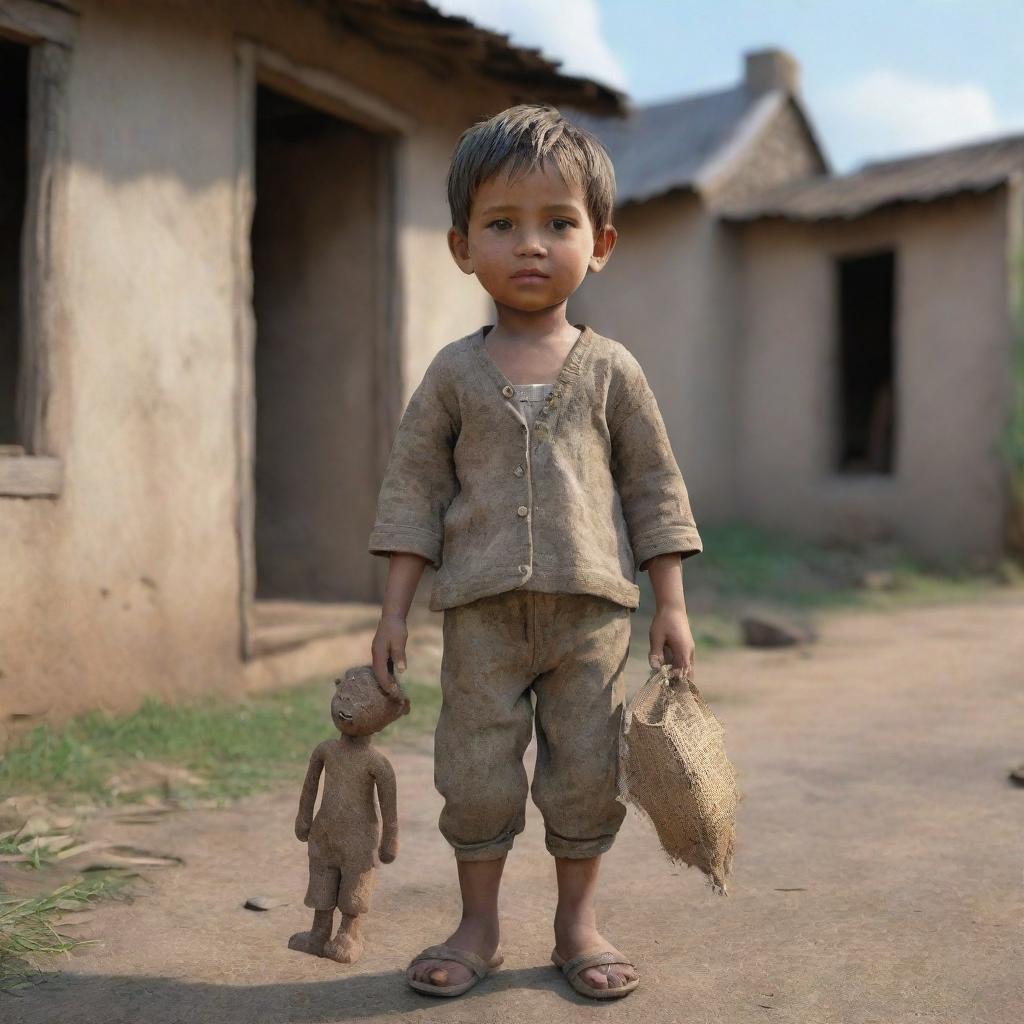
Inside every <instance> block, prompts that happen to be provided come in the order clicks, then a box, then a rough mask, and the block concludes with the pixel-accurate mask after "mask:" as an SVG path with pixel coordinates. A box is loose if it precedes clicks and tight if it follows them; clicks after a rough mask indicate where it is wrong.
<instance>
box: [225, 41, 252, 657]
mask: <svg viewBox="0 0 1024 1024" xmlns="http://www.w3.org/2000/svg"><path fill="white" fill-rule="evenodd" d="M235 70H236V79H235V84H236V90H237V91H236V103H235V109H236V111H237V117H238V120H237V121H236V123H235V186H234V217H233V225H232V232H233V237H232V243H231V257H232V265H233V277H234V322H235V331H234V334H235V380H236V386H235V450H236V452H237V460H238V461H237V465H236V474H235V496H236V502H237V505H236V518H235V532H236V540H237V542H238V564H239V587H238V602H239V603H238V614H239V633H240V637H239V639H240V647H241V650H240V652H239V653H240V655H241V657H242V659H243V660H247V659H249V658H251V657H254V656H255V654H256V651H255V649H254V645H253V639H254V636H255V628H254V623H253V618H252V607H253V602H254V600H255V598H256V539H255V529H256V497H255V483H254V472H255V439H256V381H255V361H254V360H255V347H256V316H255V313H254V312H253V306H252V292H253V273H252V253H251V251H250V250H251V243H250V239H251V235H252V219H253V213H254V211H255V206H256V194H255V176H256V76H255V57H254V54H253V48H252V45H251V44H250V43H247V42H244V41H243V42H240V43H239V44H238V46H237V48H236V68H235Z"/></svg>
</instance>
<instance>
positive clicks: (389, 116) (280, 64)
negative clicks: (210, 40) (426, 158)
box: [245, 42, 416, 135]
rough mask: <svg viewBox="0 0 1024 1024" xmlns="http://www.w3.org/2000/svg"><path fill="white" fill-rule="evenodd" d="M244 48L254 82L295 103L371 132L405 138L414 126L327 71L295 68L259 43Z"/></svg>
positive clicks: (379, 100)
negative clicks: (253, 67) (280, 92)
mask: <svg viewBox="0 0 1024 1024" xmlns="http://www.w3.org/2000/svg"><path fill="white" fill-rule="evenodd" d="M245 45H247V47H248V52H249V53H250V54H251V55H252V59H253V61H254V63H255V68H256V77H257V79H258V80H259V81H260V82H264V83H265V84H267V85H269V86H271V87H274V88H277V89H280V90H281V91H282V92H285V93H287V94H289V95H291V96H293V97H294V98H295V99H300V100H302V101H303V102H305V103H308V104H309V105H310V106H313V107H317V108H318V109H320V110H324V111H326V112H327V113H329V114H334V115H335V116H338V117H342V118H344V119H345V120H348V121H354V122H355V123H356V124H360V125H362V126H363V127H365V128H369V129H370V130H371V131H376V132H380V131H385V132H396V133H398V134H400V135H408V134H409V133H410V132H412V130H413V129H414V128H415V126H416V121H415V118H413V117H412V115H411V114H409V113H407V112H406V111H404V110H401V109H399V108H398V107H396V106H394V105H393V104H391V103H389V102H388V101H387V100H385V99H382V98H381V97H380V96H377V95H374V94H373V93H371V92H366V91H364V90H363V89H360V88H358V87H357V86H355V85H352V83H350V82H346V81H345V80H344V79H343V78H340V77H338V76H337V75H335V74H333V73H332V72H330V71H322V70H320V69H319V68H314V67H309V66H307V65H304V64H297V63H295V61H293V60H291V59H290V58H289V57H286V56H284V54H281V53H278V52H277V51H276V50H271V49H270V48H269V47H266V46H262V45H261V44H259V43H252V42H249V43H247V44H245Z"/></svg>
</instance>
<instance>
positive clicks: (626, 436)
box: [611, 380, 704, 568]
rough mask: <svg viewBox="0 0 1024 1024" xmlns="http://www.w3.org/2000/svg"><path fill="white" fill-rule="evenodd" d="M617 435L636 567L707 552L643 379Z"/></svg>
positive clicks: (617, 465)
mask: <svg viewBox="0 0 1024 1024" xmlns="http://www.w3.org/2000/svg"><path fill="white" fill-rule="evenodd" d="M629 404H630V406H631V408H630V409H628V410H627V411H626V412H625V413H624V414H623V415H622V416H621V417H620V418H619V420H618V422H617V424H616V427H615V430H614V432H613V433H612V434H611V446H612V453H611V468H612V476H613V477H614V479H615V485H616V488H617V489H618V492H619V497H620V499H621V501H622V514H623V518H624V519H625V521H626V529H627V532H628V534H629V542H630V546H631V547H632V549H633V558H634V561H635V563H636V567H637V568H640V567H641V566H643V565H644V564H645V563H646V562H647V561H648V559H651V558H653V557H654V556H655V555H663V554H670V553H673V552H678V553H679V555H680V557H682V558H689V557H690V556H691V555H696V554H697V553H698V552H700V551H702V550H703V547H704V545H703V543H702V541H701V539H700V535H699V534H698V532H697V525H696V523H695V522H694V519H693V513H692V511H691V509H690V499H689V496H688V494H687V492H686V484H685V483H684V482H683V476H682V473H681V472H680V471H679V465H678V464H677V462H676V459H675V455H674V454H673V453H672V445H671V442H670V441H669V438H668V432H667V431H666V429H665V423H664V420H663V419H662V416H661V410H660V409H659V408H658V402H657V400H656V398H655V396H654V393H653V391H651V389H650V386H649V385H648V384H647V383H646V381H645V380H642V381H641V383H640V385H639V386H638V388H637V397H636V401H635V403H634V402H630V403H629Z"/></svg>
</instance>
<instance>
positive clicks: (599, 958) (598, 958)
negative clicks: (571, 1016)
mask: <svg viewBox="0 0 1024 1024" xmlns="http://www.w3.org/2000/svg"><path fill="white" fill-rule="evenodd" d="M551 962H552V963H553V964H554V965H555V966H556V967H557V968H558V969H559V970H560V971H561V972H562V973H563V974H564V975H565V976H566V978H567V979H568V980H569V984H570V985H572V987H573V988H574V989H576V991H577V992H579V994H580V995H581V996H589V997H590V998H591V999H619V998H620V997H621V996H626V995H629V993H630V992H632V991H633V989H635V988H636V987H637V985H639V984H640V978H639V977H636V978H634V979H633V980H632V981H627V982H626V984H625V985H618V986H616V987H615V988H595V987H594V986H593V985H588V984H587V983H586V982H585V981H584V980H583V979H582V978H581V977H580V972H581V971H585V970H586V969H587V968H588V967H603V966H604V965H605V964H623V965H624V966H627V967H632V968H633V970H634V971H635V970H636V964H634V963H631V962H630V961H629V960H626V959H625V958H624V957H623V956H622V955H621V954H619V953H612V952H610V951H608V950H605V952H603V953H581V954H580V955H579V956H574V957H573V958H572V959H571V960H563V959H562V958H561V957H560V956H559V955H558V950H557V949H553V950H551Z"/></svg>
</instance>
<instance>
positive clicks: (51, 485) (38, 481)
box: [0, 455, 64, 498]
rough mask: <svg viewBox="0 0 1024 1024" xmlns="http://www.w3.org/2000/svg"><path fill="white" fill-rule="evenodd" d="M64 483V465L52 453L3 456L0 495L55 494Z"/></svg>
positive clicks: (0, 462) (21, 496)
mask: <svg viewBox="0 0 1024 1024" xmlns="http://www.w3.org/2000/svg"><path fill="white" fill-rule="evenodd" d="M63 485H64V466H63V463H62V462H61V460H60V459H55V458H53V457H51V456H49V455H12V456H6V457H4V458H0V497H5V498H55V497H57V495H59V494H60V492H61V489H62V487H63Z"/></svg>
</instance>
